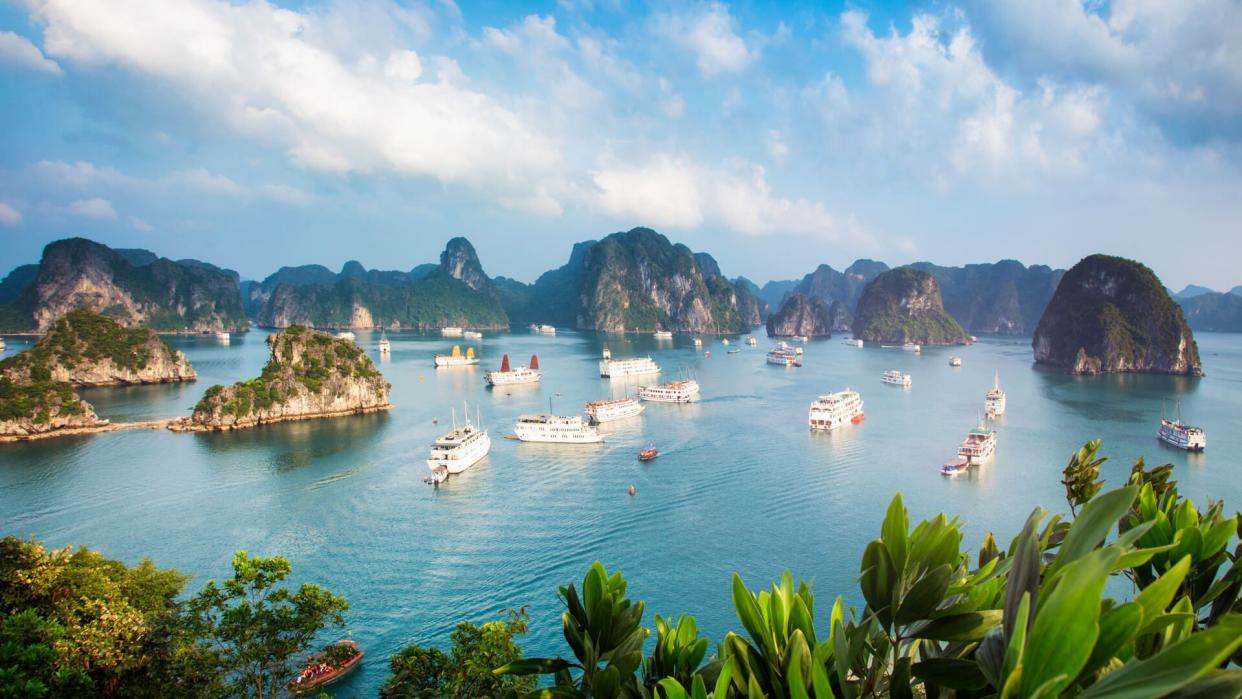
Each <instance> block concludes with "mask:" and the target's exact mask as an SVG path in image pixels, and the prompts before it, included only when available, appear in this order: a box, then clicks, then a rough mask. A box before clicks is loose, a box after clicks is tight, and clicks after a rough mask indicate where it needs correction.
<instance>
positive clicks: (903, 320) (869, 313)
mask: <svg viewBox="0 0 1242 699" xmlns="http://www.w3.org/2000/svg"><path fill="white" fill-rule="evenodd" d="M854 337H856V338H858V339H860V340H865V341H867V342H882V343H894V344H902V343H906V342H913V343H915V344H919V345H961V344H967V343H969V342H970V341H971V340H970V336H969V335H968V334H966V331H965V330H963V329H962V326H961V325H959V324H958V322H957V321H956V320H954V319H953V317H952V316H950V315H949V314H948V313H946V312H945V310H944V302H943V301H941V299H940V286H939V284H937V283H936V278H935V277H934V276H932V274H931V273H930V272H924V271H922V270H917V269H914V268H912V267H898V268H897V269H892V270H889V271H887V272H884V273H883V274H880V275H878V276H876V278H875V279H873V280H871V283H869V284H867V288H866V289H865V290H864V291H863V295H862V298H861V299H859V301H858V311H857V313H856V314H855V316H854Z"/></svg>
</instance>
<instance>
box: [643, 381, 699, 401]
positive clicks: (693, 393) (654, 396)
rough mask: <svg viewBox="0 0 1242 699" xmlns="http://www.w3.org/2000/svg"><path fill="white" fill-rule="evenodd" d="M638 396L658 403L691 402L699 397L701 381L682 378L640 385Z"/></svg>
mask: <svg viewBox="0 0 1242 699" xmlns="http://www.w3.org/2000/svg"><path fill="white" fill-rule="evenodd" d="M638 397H639V398H642V399H643V400H649V401H655V402H656V403H691V402H694V401H696V400H698V399H699V382H698V381H695V380H694V379H680V380H678V381H670V382H669V383H662V384H656V385H654V386H639V387H638Z"/></svg>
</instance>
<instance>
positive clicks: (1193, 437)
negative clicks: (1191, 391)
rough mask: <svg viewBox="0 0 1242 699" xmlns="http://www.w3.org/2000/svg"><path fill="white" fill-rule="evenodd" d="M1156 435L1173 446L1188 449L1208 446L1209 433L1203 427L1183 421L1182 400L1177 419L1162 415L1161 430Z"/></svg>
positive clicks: (1196, 449)
mask: <svg viewBox="0 0 1242 699" xmlns="http://www.w3.org/2000/svg"><path fill="white" fill-rule="evenodd" d="M1162 412H1163V411H1162ZM1156 437H1157V438H1159V439H1160V441H1162V442H1164V443H1165V444H1168V445H1169V446H1171V447H1176V448H1178V449H1184V450H1186V451H1203V450H1204V449H1206V448H1207V435H1206V434H1205V433H1204V432H1203V429H1202V428H1199V427H1193V426H1191V425H1187V424H1186V423H1184V422H1182V404H1181V402H1178V404H1177V419H1176V420H1170V419H1168V418H1166V417H1165V416H1164V415H1161V416H1160V431H1159V432H1157V433H1156Z"/></svg>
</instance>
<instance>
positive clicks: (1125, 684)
mask: <svg viewBox="0 0 1242 699" xmlns="http://www.w3.org/2000/svg"><path fill="white" fill-rule="evenodd" d="M1239 647H1242V616H1236V615H1229V616H1226V617H1224V618H1222V619H1221V620H1220V623H1219V624H1217V625H1216V626H1214V627H1212V628H1209V629H1206V630H1204V631H1200V632H1199V633H1196V634H1193V635H1191V636H1189V637H1187V638H1185V639H1183V640H1181V641H1178V642H1177V643H1174V644H1173V645H1171V646H1169V647H1167V648H1165V649H1164V650H1162V651H1160V652H1159V653H1157V654H1155V655H1153V656H1152V657H1150V658H1148V659H1146V660H1142V661H1132V662H1130V663H1127V664H1125V665H1123V666H1122V667H1120V668H1118V669H1116V670H1113V671H1112V672H1110V673H1108V674H1107V675H1105V676H1104V677H1102V678H1101V679H1100V681H1099V682H1096V683H1095V684H1094V685H1092V686H1091V687H1088V688H1087V690H1086V691H1084V692H1083V693H1082V694H1080V695H1079V699H1146V698H1147V697H1158V696H1162V695H1164V694H1167V693H1169V692H1173V691H1175V690H1178V689H1181V688H1182V687H1185V686H1186V685H1188V684H1190V683H1191V682H1193V681H1194V680H1197V679H1199V678H1200V677H1203V676H1205V675H1207V674H1208V672H1210V671H1211V670H1213V669H1214V668H1216V667H1217V666H1219V665H1220V664H1221V663H1223V662H1224V661H1225V659H1227V658H1228V657H1229V656H1230V655H1232V654H1233V653H1234V651H1236V650H1237V649H1238V648H1239Z"/></svg>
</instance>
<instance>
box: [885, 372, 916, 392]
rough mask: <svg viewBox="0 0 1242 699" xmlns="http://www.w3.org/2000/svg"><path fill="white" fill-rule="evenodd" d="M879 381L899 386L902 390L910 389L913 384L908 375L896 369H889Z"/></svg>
mask: <svg viewBox="0 0 1242 699" xmlns="http://www.w3.org/2000/svg"><path fill="white" fill-rule="evenodd" d="M880 380H881V381H883V382H884V383H886V384H890V385H893V386H901V387H903V388H910V386H911V385H912V384H913V381H911V380H910V375H909V374H903V373H901V372H900V371H897V370H896V369H889V370H888V371H886V372H884V375H883V376H881V377H880Z"/></svg>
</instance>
